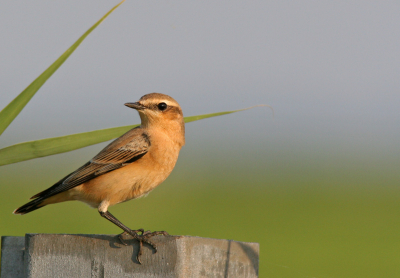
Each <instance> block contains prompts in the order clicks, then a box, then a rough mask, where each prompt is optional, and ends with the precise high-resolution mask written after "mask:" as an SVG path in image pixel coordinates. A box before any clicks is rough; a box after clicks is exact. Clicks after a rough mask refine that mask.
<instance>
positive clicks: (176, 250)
mask: <svg viewBox="0 0 400 278" xmlns="http://www.w3.org/2000/svg"><path fill="white" fill-rule="evenodd" d="M126 238H127V237H126ZM126 242H127V243H128V246H124V245H122V244H121V243H120V241H119V239H118V238H117V237H116V236H115V235H79V234H77V235H71V234H26V235H25V237H12V236H3V237H2V240H1V243H2V248H1V254H2V257H1V277H2V278H11V277H12V278H22V277H29V278H39V277H40V278H47V277H49V278H56V277H74V278H76V277H91V278H101V277H113V278H120V277H135V278H145V277H146V278H147V277H152V278H155V277H160V278H161V277H163V278H164V277H182V278H195V277H196V278H197V277H224V278H226V277H231V278H236V277H258V256H259V245H258V243H246V242H238V241H233V240H224V239H210V238H200V237H191V236H157V237H154V238H152V242H154V243H155V244H156V245H157V247H158V252H157V253H154V250H152V249H151V248H150V247H149V248H147V247H148V246H146V245H145V247H144V248H143V249H144V250H143V255H142V257H141V260H142V264H141V265H140V264H139V263H138V262H137V261H136V255H137V252H138V248H139V244H138V242H137V241H136V240H133V239H127V240H126Z"/></svg>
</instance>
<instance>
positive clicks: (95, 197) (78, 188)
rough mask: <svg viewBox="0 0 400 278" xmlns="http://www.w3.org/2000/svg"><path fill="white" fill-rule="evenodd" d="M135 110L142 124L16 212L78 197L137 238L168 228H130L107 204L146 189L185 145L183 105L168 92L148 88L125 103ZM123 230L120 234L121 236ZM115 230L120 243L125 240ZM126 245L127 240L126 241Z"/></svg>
mask: <svg viewBox="0 0 400 278" xmlns="http://www.w3.org/2000/svg"><path fill="white" fill-rule="evenodd" d="M125 105H126V106H128V107H130V108H133V109H136V110H137V111H138V112H139V115H140V119H141V125H140V126H138V127H136V128H133V129H131V130H130V131H128V132H127V133H125V134H124V135H122V136H121V137H119V138H118V139H116V140H115V141H113V142H112V143H110V144H109V145H108V146H106V147H105V148H104V149H103V150H102V151H101V152H100V153H99V154H97V155H96V156H95V157H93V158H92V159H91V160H90V161H89V162H87V163H86V164H84V165H83V166H82V167H80V168H78V169H77V170H76V171H74V172H72V173H71V174H69V175H67V176H66V177H64V178H63V179H61V180H60V181H59V182H57V183H56V184H54V185H53V186H51V187H50V188H48V189H46V190H44V191H42V192H40V193H38V194H36V195H35V196H33V197H32V198H31V199H34V200H32V201H30V202H29V203H27V204H25V205H23V206H21V207H19V208H18V209H16V210H15V211H14V214H26V213H28V212H31V211H34V210H36V209H38V208H41V207H44V206H46V205H50V204H55V203H60V202H65V201H71V200H78V201H81V202H84V203H86V204H88V205H90V206H92V207H95V208H96V207H97V209H98V211H99V213H100V215H101V216H102V217H104V218H106V219H108V220H109V221H111V222H112V223H114V224H115V225H117V226H118V227H120V228H121V229H122V230H123V231H124V232H123V233H122V234H129V235H131V236H132V237H133V238H135V239H137V240H138V241H139V243H140V248H139V253H138V256H137V260H138V262H139V263H141V262H140V255H141V254H142V245H143V242H144V243H147V244H149V245H151V246H152V247H153V248H154V249H155V250H156V251H157V249H156V246H155V245H154V244H152V243H151V242H150V241H149V238H151V237H152V236H155V235H159V234H162V235H167V233H166V232H164V231H161V232H150V231H147V232H144V230H143V229H138V230H131V229H129V228H128V227H127V226H125V225H124V224H122V223H121V222H120V221H119V220H118V219H117V218H115V217H114V216H113V215H112V214H111V213H110V212H109V211H108V207H109V206H112V205H115V204H118V203H121V202H125V201H128V200H131V199H135V198H139V197H142V196H144V195H146V194H148V193H149V192H150V191H151V190H153V189H154V188H155V187H156V186H158V185H159V184H161V183H162V182H163V181H164V180H165V179H166V178H167V177H168V176H169V174H170V173H171V171H172V169H173V168H174V166H175V163H176V161H177V159H178V155H179V151H180V149H181V148H182V146H183V145H184V144H185V124H184V119H183V114H182V109H181V107H180V106H179V104H178V103H177V102H176V101H175V100H174V99H173V98H172V97H170V96H167V95H164V94H159V93H151V94H147V95H144V96H143V97H141V98H140V100H139V101H138V102H133V103H125ZM122 234H121V235H122ZM121 235H119V237H120V239H121V242H122V243H124V242H123V240H122V238H121ZM124 244H125V243H124Z"/></svg>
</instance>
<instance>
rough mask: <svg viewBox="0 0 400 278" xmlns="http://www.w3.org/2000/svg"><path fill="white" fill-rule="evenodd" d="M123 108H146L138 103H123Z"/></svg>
mask: <svg viewBox="0 0 400 278" xmlns="http://www.w3.org/2000/svg"><path fill="white" fill-rule="evenodd" d="M125 106H128V107H130V108H133V109H136V110H144V109H146V106H143V105H141V104H140V103H139V102H128V103H125Z"/></svg>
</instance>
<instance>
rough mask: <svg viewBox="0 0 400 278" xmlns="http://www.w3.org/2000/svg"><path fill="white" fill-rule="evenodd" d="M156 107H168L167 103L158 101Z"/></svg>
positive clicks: (161, 108)
mask: <svg viewBox="0 0 400 278" xmlns="http://www.w3.org/2000/svg"><path fill="white" fill-rule="evenodd" d="M157 107H158V109H160V110H161V111H164V110H165V109H167V108H168V105H167V104H166V103H165V102H160V103H159V104H158V105H157Z"/></svg>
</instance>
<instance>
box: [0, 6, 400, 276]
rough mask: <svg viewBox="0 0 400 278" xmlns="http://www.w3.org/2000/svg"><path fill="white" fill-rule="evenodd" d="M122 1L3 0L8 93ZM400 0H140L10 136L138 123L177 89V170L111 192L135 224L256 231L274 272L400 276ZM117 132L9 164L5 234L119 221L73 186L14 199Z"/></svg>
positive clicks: (243, 234)
mask: <svg viewBox="0 0 400 278" xmlns="http://www.w3.org/2000/svg"><path fill="white" fill-rule="evenodd" d="M117 3H118V1H104V0H96V1H95V0H87V1H77V0H71V1H50V0H47V1H44V0H37V1H1V2H0V41H1V43H0V51H1V55H0V65H1V66H0V84H1V92H0V109H2V108H3V107H4V106H6V105H7V104H8V103H9V102H10V101H11V100H12V99H14V98H15V97H16V96H17V95H18V94H19V93H20V92H21V91H22V90H23V89H24V88H25V87H26V86H28V85H29V83H30V82H32V81H33V80H34V79H35V78H36V77H37V76H38V75H39V74H40V73H42V72H43V71H44V70H45V69H46V68H47V67H48V66H49V65H50V64H51V63H52V62H54V61H55V60H56V59H57V58H58V57H59V56H60V55H61V54H62V53H63V52H64V51H65V50H66V49H67V48H68V47H69V46H70V45H71V44H72V43H73V42H74V41H75V40H76V39H77V38H78V37H79V36H80V35H81V34H83V33H84V32H85V31H86V30H87V29H88V28H89V27H90V26H91V25H92V24H94V23H95V22H96V21H97V20H98V19H100V18H101V17H102V16H103V15H104V14H105V13H106V12H107V11H108V10H109V9H111V8H112V7H113V6H114V5H116V4H117ZM399 14H400V4H399V2H397V1H368V0H365V1H333V2H332V1H330V2H329V1H251V2H248V1H247V2H246V1H237V0H233V1H232V0H230V1H228V0H221V1H210V0H206V1H182V0H177V1H172V2H171V1H129V0H128V1H126V2H125V3H124V4H123V5H121V6H120V7H119V8H118V9H117V10H116V11H115V12H114V13H112V14H111V15H110V16H109V17H108V18H107V19H106V20H105V21H104V22H103V23H102V24H101V25H100V26H99V27H98V28H97V29H96V30H95V31H94V32H93V33H92V34H91V35H89V37H88V38H87V39H86V40H85V41H84V42H83V43H82V45H81V46H80V47H79V48H78V49H77V50H76V51H75V53H74V54H72V56H71V57H70V58H69V59H68V60H67V61H66V62H65V63H64V65H63V66H62V67H61V68H60V69H59V70H58V71H57V72H56V73H55V74H54V75H53V76H52V77H51V78H50V79H49V80H48V81H47V83H46V84H45V85H44V86H43V87H42V88H41V89H40V90H39V91H38V93H37V94H36V95H35V96H34V97H33V99H32V100H31V102H30V103H29V104H28V105H27V106H26V107H25V109H24V110H23V111H22V112H21V114H20V115H19V116H18V117H17V118H16V119H15V120H14V122H13V123H12V124H11V125H10V126H9V128H8V129H7V130H6V131H5V132H4V133H3V135H2V136H1V138H0V148H3V147H6V146H9V145H12V144H15V143H19V142H23V141H29V140H35V139H42V138H47V137H55V136H61V135H67V134H72V133H78V132H84V131H90V130H96V129H101V128H109V127H116V126H123V125H130V124H136V123H139V120H140V119H139V117H138V115H137V113H136V112H135V111H133V110H131V109H128V108H126V107H124V106H123V104H124V103H125V102H132V101H137V100H138V99H139V98H140V97H141V96H142V95H144V94H146V93H150V92H160V93H164V94H168V95H171V96H172V97H174V98H175V99H176V100H177V101H178V102H179V103H180V104H181V106H182V108H183V111H184V114H185V116H191V115H199V114H205V113H212V112H218V111H226V110H234V109H240V108H245V107H249V106H252V105H256V104H269V105H271V106H273V108H274V110H275V117H273V116H272V112H271V110H269V109H268V108H265V107H261V108H255V109H252V110H247V111H244V112H240V113H235V114H232V115H226V116H221V117H216V118H211V119H206V120H202V121H198V122H193V123H189V124H187V126H186V128H187V129H186V138H187V144H186V146H185V147H184V148H183V149H182V151H181V155H180V158H179V160H178V163H177V165H176V168H175V170H174V171H173V173H172V174H171V176H170V177H169V178H168V179H167V181H166V182H164V183H163V185H162V186H160V187H158V188H157V189H156V190H154V191H153V192H152V193H151V194H150V195H149V196H148V197H146V198H142V199H139V200H134V201H130V202H127V203H123V204H119V205H117V206H115V207H112V208H111V209H110V211H111V212H112V213H113V214H114V215H116V216H117V217H118V218H119V219H120V220H121V221H122V222H123V223H125V224H126V225H127V226H129V227H131V228H133V229H137V228H145V229H150V230H166V231H168V232H169V233H170V234H175V235H193V236H201V237H211V238H224V239H233V240H238V241H249V242H259V243H260V250H261V252H260V277H399V276H400V217H399V214H400V203H399V199H400V187H399V184H400V183H399V180H400V174H399V167H400V146H399V143H398V142H399V140H400V129H399V124H400V117H399V105H400V93H399V88H400V54H399V49H400V17H399ZM105 145H106V143H103V144H99V145H95V146H92V147H88V148H84V149H81V150H77V151H73V152H70V153H66V154H61V155H56V156H51V157H47V158H41V159H37V160H31V161H26V162H22V163H17V164H12V165H7V166H2V167H0V192H1V193H0V214H1V217H0V235H14V236H22V235H24V234H25V233H97V234H117V233H120V232H121V231H120V230H119V229H118V228H117V227H116V226H114V225H112V224H111V223H108V222H107V221H106V220H105V219H102V218H101V217H100V216H99V215H98V212H97V210H94V209H90V208H89V207H88V206H86V205H85V204H83V203H78V202H69V203H62V204H58V205H54V206H49V207H45V208H43V209H40V210H38V211H35V212H33V213H30V214H28V215H25V216H16V215H12V214H11V213H12V211H13V210H14V209H15V208H17V207H18V206H20V205H22V204H24V203H25V202H27V201H28V199H29V197H31V196H32V195H34V194H35V193H37V192H39V191H41V190H44V189H46V188H47V187H49V186H51V185H52V184H53V183H55V182H56V181H58V180H59V179H60V178H62V177H64V176H65V175H66V174H68V173H70V172H71V171H73V170H75V169H76V168H77V167H79V166H81V165H82V164H83V163H85V162H86V161H87V160H89V159H90V158H92V157H93V156H94V155H95V154H96V153H97V152H98V151H99V150H101V149H102V148H103V147H104V146H105Z"/></svg>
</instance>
